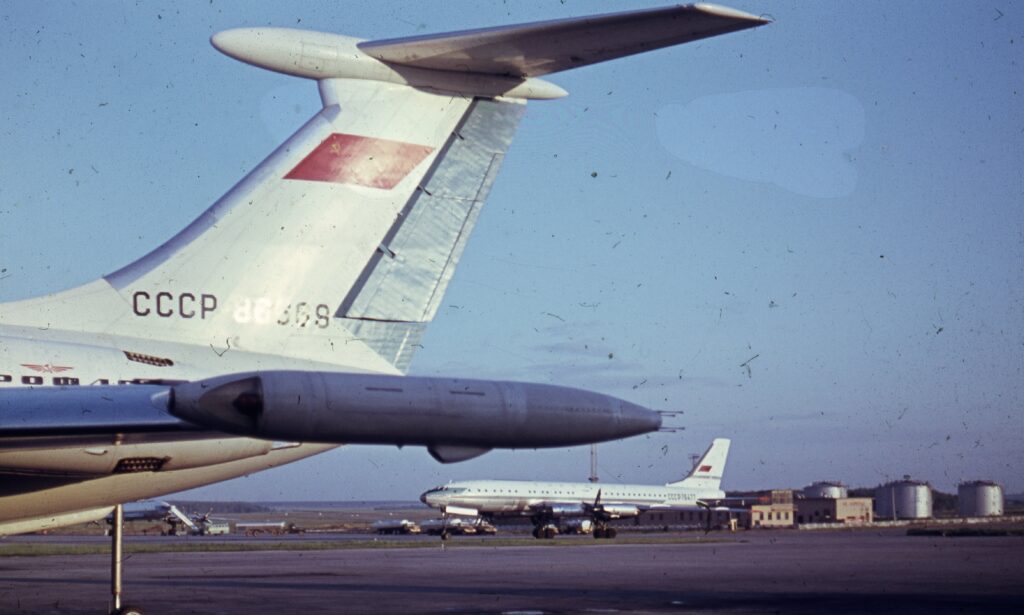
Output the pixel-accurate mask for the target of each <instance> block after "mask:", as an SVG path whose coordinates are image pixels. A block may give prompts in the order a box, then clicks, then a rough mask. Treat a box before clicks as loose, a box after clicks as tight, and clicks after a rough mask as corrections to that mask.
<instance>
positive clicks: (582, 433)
mask: <svg viewBox="0 0 1024 615" xmlns="http://www.w3.org/2000/svg"><path fill="white" fill-rule="evenodd" d="M173 391H174V400H173V403H172V404H171V410H170V411H171V413H173V414H174V415H175V416H177V417H179V418H182V419H185V420H186V421H189V422H192V423H195V424H197V425H201V426H203V427H207V428H213V429H218V430H221V431H226V432H229V433H235V434H239V435H245V436H252V437H257V438H263V439H268V440H288V441H300V442H330V443H353V444H396V445H399V446H402V445H423V446H427V447H430V451H431V453H432V454H434V456H435V457H437V458H439V460H441V461H461V460H462V459H468V458H470V457H474V456H476V455H480V454H483V453H484V452H486V451H487V450H489V449H491V448H542V447H556V446H574V445H578V444H589V443H592V442H602V441H606V440H615V439H618V438H625V437H628V436H633V435H638V434H642V433H647V432H650V431H654V430H657V429H658V428H659V427H660V426H661V415H659V414H658V413H657V412H655V411H653V410H649V409H647V408H644V407H642V406H638V405H636V404H632V403H630V402H627V401H624V400H621V399H617V398H615V397H611V396H609V395H603V394H601V393H595V392H593V391H585V390H582V389H573V388H569V387H562V386H555V385H549V384H533V383H525V382H505V381H497V380H463V379H453V378H423V377H413V376H388V375H377V374H351V373H335V372H305V371H267V372H253V373H245V374H235V375H229V376H219V377H217V378H210V379H208V380H200V381H196V382H188V383H184V384H178V385H175V386H174V387H173Z"/></svg>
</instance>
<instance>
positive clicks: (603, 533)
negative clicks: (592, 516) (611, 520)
mask: <svg viewBox="0 0 1024 615" xmlns="http://www.w3.org/2000/svg"><path fill="white" fill-rule="evenodd" d="M618 535H619V532H618V531H617V530H616V529H615V528H613V527H608V526H607V525H599V526H597V527H595V528H594V538H596V539H601V538H615V537H616V536H618Z"/></svg>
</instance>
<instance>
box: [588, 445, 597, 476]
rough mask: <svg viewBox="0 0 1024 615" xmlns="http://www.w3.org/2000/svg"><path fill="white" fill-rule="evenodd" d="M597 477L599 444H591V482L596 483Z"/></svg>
mask: <svg viewBox="0 0 1024 615" xmlns="http://www.w3.org/2000/svg"><path fill="white" fill-rule="evenodd" d="M597 481H598V478H597V445H596V444H591V445H590V482H592V483H596V482H597Z"/></svg>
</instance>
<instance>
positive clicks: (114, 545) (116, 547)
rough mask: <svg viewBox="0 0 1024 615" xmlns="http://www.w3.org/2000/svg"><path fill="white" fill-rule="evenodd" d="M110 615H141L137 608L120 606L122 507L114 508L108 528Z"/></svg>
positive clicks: (140, 610) (122, 537)
mask: <svg viewBox="0 0 1024 615" xmlns="http://www.w3.org/2000/svg"><path fill="white" fill-rule="evenodd" d="M110 536H111V545H110V547H111V548H110V596H111V605H112V608H111V609H110V615H143V613H142V609H140V608H139V607H137V606H128V605H124V606H122V605H121V569H122V568H123V566H122V562H123V558H122V557H121V553H122V548H121V546H122V543H123V540H124V506H122V505H121V504H118V505H117V506H114V519H113V521H112V522H111V528H110Z"/></svg>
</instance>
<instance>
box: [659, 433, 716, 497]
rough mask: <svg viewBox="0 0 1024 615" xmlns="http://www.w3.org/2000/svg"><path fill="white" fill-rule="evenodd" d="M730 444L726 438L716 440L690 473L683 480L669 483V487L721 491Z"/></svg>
mask: <svg viewBox="0 0 1024 615" xmlns="http://www.w3.org/2000/svg"><path fill="white" fill-rule="evenodd" d="M730 444H731V442H730V440H728V439H726V438H715V439H714V440H713V441H712V442H711V446H709V447H708V450H706V451H705V452H704V455H703V456H702V457H701V458H700V461H698V462H697V465H695V466H693V469H692V470H690V473H689V474H687V475H686V477H685V478H683V480H680V481H676V482H674V483H668V486H669V487H685V488H687V489H700V490H703V491H719V490H720V489H721V484H722V474H723V472H724V471H725V461H726V459H727V458H728V457H729V445H730Z"/></svg>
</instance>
